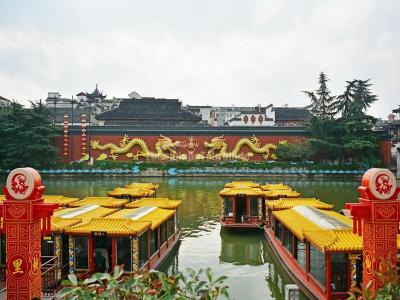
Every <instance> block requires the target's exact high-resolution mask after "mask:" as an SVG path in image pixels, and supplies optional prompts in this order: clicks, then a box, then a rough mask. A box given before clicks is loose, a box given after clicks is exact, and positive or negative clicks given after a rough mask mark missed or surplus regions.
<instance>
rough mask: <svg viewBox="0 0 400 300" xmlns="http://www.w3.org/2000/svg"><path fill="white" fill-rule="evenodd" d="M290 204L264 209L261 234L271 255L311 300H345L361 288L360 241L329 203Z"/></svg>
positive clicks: (270, 206)
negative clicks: (266, 212) (266, 220)
mask: <svg viewBox="0 0 400 300" xmlns="http://www.w3.org/2000/svg"><path fill="white" fill-rule="evenodd" d="M271 202H274V201H271ZM291 202H292V204H293V205H290V204H288V203H290V201H287V205H286V208H285V207H284V205H278V204H277V205H273V203H268V204H267V205H268V208H269V210H270V216H271V219H270V224H269V225H268V226H267V225H266V226H265V227H264V232H265V236H266V237H267V240H268V241H269V243H270V244H271V246H272V249H273V250H274V252H275V254H276V256H277V257H278V259H279V260H280V262H281V263H282V265H283V267H284V268H285V270H286V272H287V273H288V274H289V275H290V277H291V278H292V279H293V281H294V282H295V283H296V284H297V285H298V286H299V287H300V288H301V289H302V290H303V292H304V293H305V294H306V295H307V296H308V297H309V298H310V299H318V300H322V299H347V298H348V291H349V289H350V287H351V285H357V286H359V285H360V284H361V275H360V274H361V273H362V270H361V268H362V267H361V264H360V260H359V257H360V256H361V254H362V248H363V246H362V237H360V236H358V235H356V234H354V233H353V229H352V220H351V219H349V218H347V217H345V216H343V215H341V214H339V213H336V212H334V211H331V210H330V209H331V208H329V204H326V205H325V206H324V205H323V204H321V203H318V202H321V201H318V202H317V201H314V200H313V201H311V202H313V203H311V202H310V203H308V206H297V205H296V204H294V203H293V201H291ZM322 203H323V202H322ZM318 207H319V208H318ZM352 270H355V274H356V276H355V277H353V276H352V275H351V274H352Z"/></svg>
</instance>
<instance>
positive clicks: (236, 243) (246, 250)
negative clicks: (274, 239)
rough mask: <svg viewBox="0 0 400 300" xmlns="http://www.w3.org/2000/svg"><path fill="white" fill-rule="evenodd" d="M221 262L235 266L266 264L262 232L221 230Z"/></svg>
mask: <svg viewBox="0 0 400 300" xmlns="http://www.w3.org/2000/svg"><path fill="white" fill-rule="evenodd" d="M220 236H221V255H220V257H219V259H220V261H221V262H228V263H233V264H235V265H239V266H240V265H252V266H258V265H262V264H264V252H265V251H264V249H263V248H264V245H263V242H262V241H263V236H262V233H261V234H260V232H258V233H257V232H235V231H232V230H229V229H226V228H222V229H221V233H220Z"/></svg>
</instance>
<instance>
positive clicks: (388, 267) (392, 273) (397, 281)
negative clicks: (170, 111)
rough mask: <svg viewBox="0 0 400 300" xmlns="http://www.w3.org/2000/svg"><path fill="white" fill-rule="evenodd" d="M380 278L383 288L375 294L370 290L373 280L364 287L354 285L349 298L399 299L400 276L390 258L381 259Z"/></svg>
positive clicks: (371, 299) (361, 299)
mask: <svg viewBox="0 0 400 300" xmlns="http://www.w3.org/2000/svg"><path fill="white" fill-rule="evenodd" d="M377 276H378V278H379V279H380V280H381V281H382V283H383V288H382V289H380V290H379V291H376V292H375V294H374V295H373V294H372V293H371V291H370V288H371V284H372V282H369V283H368V284H367V285H366V286H363V287H362V289H359V288H357V287H355V286H354V287H352V288H351V289H350V297H349V298H348V300H399V299H400V278H399V276H398V268H397V267H396V265H394V264H393V263H392V261H391V259H390V258H386V259H384V260H382V261H381V263H380V265H379V272H377Z"/></svg>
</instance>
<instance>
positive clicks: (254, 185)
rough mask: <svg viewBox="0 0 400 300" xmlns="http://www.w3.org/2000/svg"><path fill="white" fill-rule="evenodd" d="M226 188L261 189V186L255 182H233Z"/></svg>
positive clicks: (226, 185)
mask: <svg viewBox="0 0 400 300" xmlns="http://www.w3.org/2000/svg"><path fill="white" fill-rule="evenodd" d="M225 187H226V188H233V187H251V188H257V187H260V185H259V184H258V183H256V182H253V181H240V180H238V181H232V182H229V183H227V184H225Z"/></svg>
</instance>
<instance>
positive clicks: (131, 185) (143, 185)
mask: <svg viewBox="0 0 400 300" xmlns="http://www.w3.org/2000/svg"><path fill="white" fill-rule="evenodd" d="M125 187H126V188H128V189H131V188H144V189H148V190H156V189H158V187H159V185H158V184H154V183H150V182H131V183H129V184H127V185H125Z"/></svg>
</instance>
